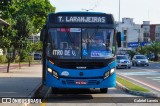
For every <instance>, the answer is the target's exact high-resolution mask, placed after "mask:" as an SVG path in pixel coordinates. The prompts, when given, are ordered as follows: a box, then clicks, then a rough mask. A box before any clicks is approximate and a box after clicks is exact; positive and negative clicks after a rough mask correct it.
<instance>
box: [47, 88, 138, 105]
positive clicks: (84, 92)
mask: <svg viewBox="0 0 160 106" xmlns="http://www.w3.org/2000/svg"><path fill="white" fill-rule="evenodd" d="M121 97H124V99H127V97H137V96H134V95H131V94H127V93H125V92H123V91H122V90H121V89H117V88H109V90H108V93H100V91H99V89H61V90H59V91H56V93H51V91H50V93H49V95H48V96H47V98H46V101H47V102H49V103H107V102H109V103H114V100H115V99H113V98H116V99H117V101H118V100H119V101H122V102H126V101H125V100H124V101H123V100H122V99H121Z"/></svg>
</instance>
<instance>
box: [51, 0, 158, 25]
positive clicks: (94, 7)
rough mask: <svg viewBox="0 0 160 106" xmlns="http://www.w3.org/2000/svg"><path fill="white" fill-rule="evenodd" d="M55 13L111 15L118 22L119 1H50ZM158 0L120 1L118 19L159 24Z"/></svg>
mask: <svg viewBox="0 0 160 106" xmlns="http://www.w3.org/2000/svg"><path fill="white" fill-rule="evenodd" d="M50 3H51V5H52V6H55V7H56V12H62V11H86V10H89V11H91V12H105V13H111V14H113V16H114V18H115V20H116V21H118V20H119V0H50ZM159 4H160V0H120V18H121V19H122V18H124V17H125V18H133V19H134V22H135V23H136V24H142V23H143V21H150V23H151V24H160V9H159Z"/></svg>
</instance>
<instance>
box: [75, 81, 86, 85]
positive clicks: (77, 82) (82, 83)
mask: <svg viewBox="0 0 160 106" xmlns="http://www.w3.org/2000/svg"><path fill="white" fill-rule="evenodd" d="M75 84H76V85H85V84H87V82H86V81H76V82H75Z"/></svg>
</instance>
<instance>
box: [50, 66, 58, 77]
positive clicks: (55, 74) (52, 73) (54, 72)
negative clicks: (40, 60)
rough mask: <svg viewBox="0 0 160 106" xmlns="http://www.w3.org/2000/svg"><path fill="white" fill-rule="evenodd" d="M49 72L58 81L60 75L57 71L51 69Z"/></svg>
mask: <svg viewBox="0 0 160 106" xmlns="http://www.w3.org/2000/svg"><path fill="white" fill-rule="evenodd" d="M48 72H49V73H50V74H51V75H53V76H54V77H55V78H57V79H58V73H57V72H56V71H54V70H52V69H51V68H48Z"/></svg>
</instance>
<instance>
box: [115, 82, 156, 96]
mask: <svg viewBox="0 0 160 106" xmlns="http://www.w3.org/2000/svg"><path fill="white" fill-rule="evenodd" d="M116 87H117V88H120V89H121V90H123V91H125V92H126V93H129V94H133V95H136V96H143V97H149V98H157V97H159V96H158V94H155V93H152V92H150V93H146V92H140V91H134V90H129V89H128V88H126V87H125V86H123V85H122V84H120V83H119V82H117V81H116Z"/></svg>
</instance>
